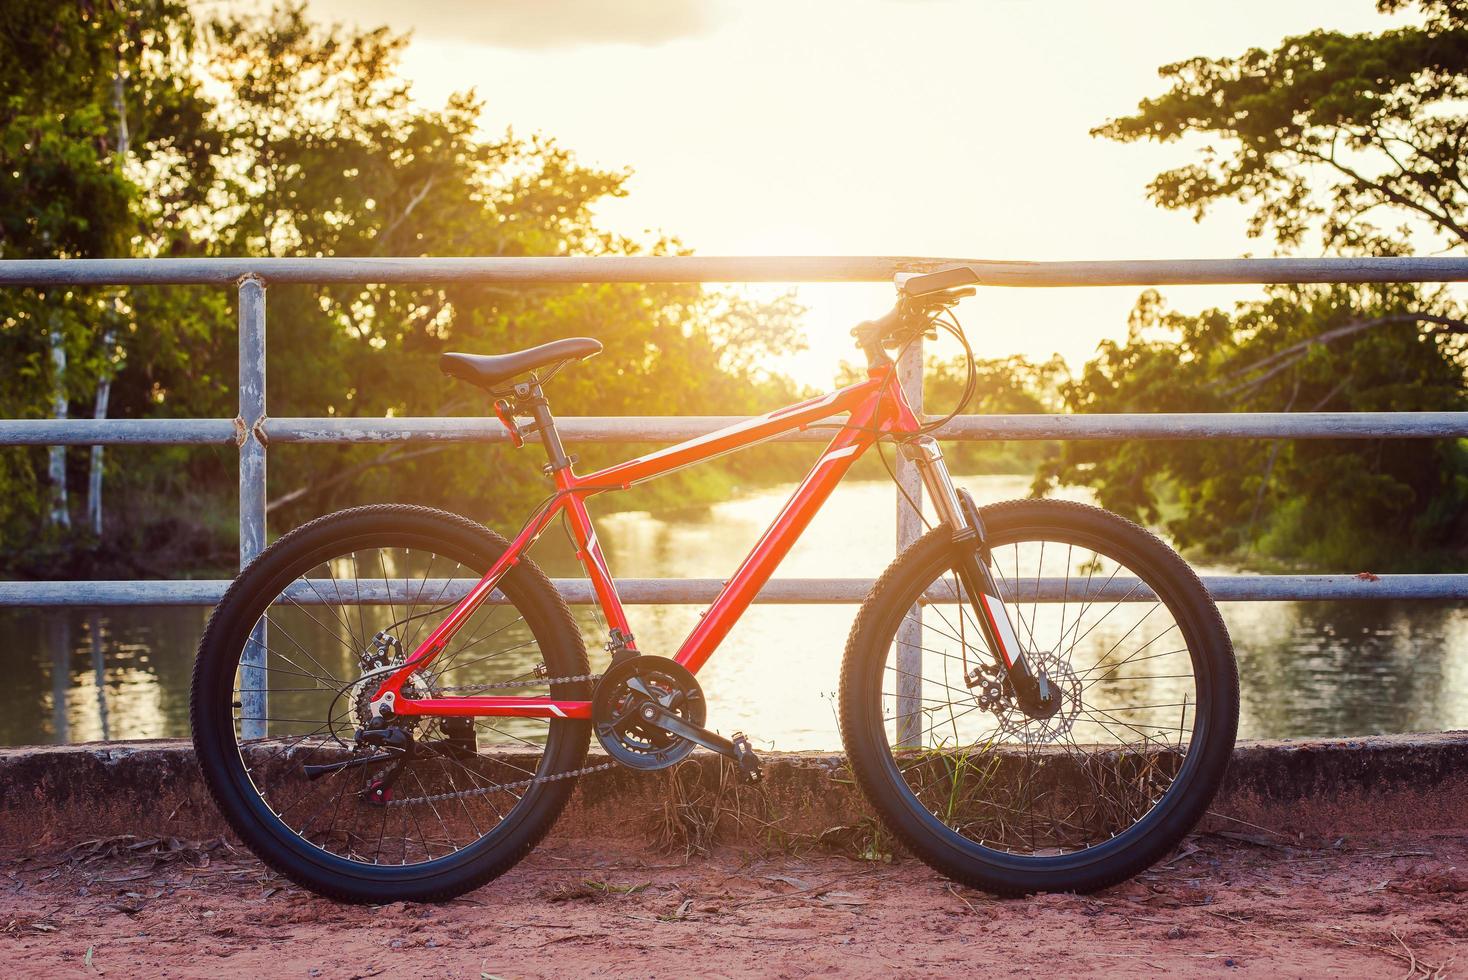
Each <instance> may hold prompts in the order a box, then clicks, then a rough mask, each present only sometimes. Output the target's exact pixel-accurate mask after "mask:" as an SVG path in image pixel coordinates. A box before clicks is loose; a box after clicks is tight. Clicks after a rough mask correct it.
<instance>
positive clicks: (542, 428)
mask: <svg viewBox="0 0 1468 980" xmlns="http://www.w3.org/2000/svg"><path fill="white" fill-rule="evenodd" d="M525 401H526V402H527V403H528V404H529V405H530V415H531V417H532V418H534V419H535V431H536V434H537V435H539V436H540V442H541V445H543V446H545V454H546V456H548V457H549V458H550V465H551V472H558V471H560V470H564V469H566V468H567V467H569V466H570V465H571V457H569V456H567V455H566V447H565V446H563V445H561V435H560V433H559V432H557V431H556V420H555V417H554V416H553V415H551V410H550V402H548V401H546V400H545V395H544V394H543V393H542V392H541V390H540V385H539V384H536V383H534V382H531V384H530V393H529V395H528V396H527V397H526V398H525Z"/></svg>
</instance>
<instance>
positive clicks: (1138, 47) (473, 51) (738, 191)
mask: <svg viewBox="0 0 1468 980" xmlns="http://www.w3.org/2000/svg"><path fill="white" fill-rule="evenodd" d="M311 9H312V10H313V11H314V13H315V14H316V16H318V17H320V18H322V19H326V20H339V21H343V22H346V23H353V24H357V25H360V26H376V25H378V24H386V25H388V26H389V27H391V28H393V29H395V30H398V31H407V30H411V31H412V32H413V41H412V44H411V45H410V46H409V48H408V50H407V52H406V55H405V58H404V62H403V70H404V73H405V74H406V75H407V77H408V78H409V79H410V80H411V81H412V84H413V94H414V97H415V98H416V99H417V100H419V101H420V102H422V103H424V104H427V105H434V106H441V105H442V104H443V103H444V101H445V100H446V99H447V98H448V96H449V95H450V94H451V93H453V92H456V91H462V90H465V89H471V88H472V89H474V90H475V91H476V92H477V93H478V94H479V96H480V97H481V98H483V99H484V101H485V112H484V117H483V123H482V125H483V129H484V132H485V134H486V135H487V136H494V135H499V134H501V133H503V132H504V130H505V129H506V128H507V127H508V128H512V129H513V130H514V131H515V132H516V133H517V134H519V135H529V134H531V133H532V132H542V133H545V134H547V135H550V136H553V137H555V138H556V139H557V140H558V141H560V142H561V143H562V144H563V145H564V146H567V147H569V148H571V149H572V150H574V151H575V152H576V153H577V155H578V156H579V157H580V158H581V159H582V160H583V161H584V162H586V163H590V164H594V165H597V166H601V167H606V168H613V169H620V168H623V167H630V168H631V169H632V171H633V177H632V179H631V181H630V183H629V185H628V187H629V191H630V193H629V195H628V196H627V197H626V198H625V199H621V200H616V201H611V202H608V203H607V204H606V205H604V206H603V207H601V208H600V210H599V212H598V214H599V218H600V219H601V222H602V224H603V225H604V226H606V227H608V228H611V229H613V230H616V231H619V232H624V233H629V234H634V235H644V234H646V235H647V236H648V237H651V235H652V234H654V233H657V232H667V233H670V234H673V235H676V236H677V237H678V238H680V239H681V240H682V241H683V242H684V243H685V244H687V245H688V246H690V247H692V248H694V249H695V250H696V251H697V252H698V253H700V254H704V255H744V254H750V255H756V254H765V255H932V256H958V257H968V258H982V259H1021V260H1045V259H1126V258H1229V257H1237V256H1241V255H1247V254H1254V255H1268V254H1271V252H1272V246H1271V244H1270V243H1268V242H1266V241H1259V240H1251V239H1249V238H1248V237H1247V236H1246V235H1245V233H1244V216H1245V212H1244V210H1243V209H1242V208H1239V207H1236V206H1225V207H1222V208H1218V209H1217V210H1215V211H1214V212H1211V213H1210V215H1209V216H1208V217H1207V218H1205V219H1204V220H1203V221H1202V222H1201V223H1195V222H1194V221H1193V219H1192V217H1191V216H1190V215H1187V214H1182V213H1176V212H1169V211H1163V210H1161V209H1159V208H1157V207H1155V206H1154V205H1152V204H1151V203H1150V202H1149V201H1148V200H1147V199H1146V195H1145V187H1146V184H1147V182H1148V180H1149V179H1150V178H1151V177H1152V176H1154V175H1155V174H1156V173H1158V172H1159V171H1162V170H1165V169H1168V168H1170V167H1173V166H1177V165H1179V164H1180V163H1183V162H1187V161H1189V160H1191V159H1193V158H1194V151H1195V149H1196V145H1182V144H1170V145H1156V144H1134V145H1122V144H1118V143H1113V142H1110V141H1106V140H1101V139H1098V138H1096V137H1092V136H1091V135H1089V130H1090V129H1091V128H1092V127H1094V126H1096V125H1098V124H1099V123H1101V122H1103V121H1105V120H1106V119H1108V118H1110V117H1113V116H1117V115H1123V114H1127V113H1128V112H1129V111H1131V110H1132V109H1133V108H1134V107H1135V106H1136V104H1137V102H1138V101H1139V100H1140V99H1142V98H1145V97H1147V96H1150V95H1156V94H1159V93H1160V92H1162V91H1163V88H1164V86H1163V83H1162V82H1161V80H1160V79H1159V78H1158V76H1157V68H1158V66H1160V65H1163V64H1167V63H1170V62H1175V61H1180V60H1183V59H1185V58H1188V57H1192V56H1196V55H1210V56H1220V55H1236V54H1239V53H1242V52H1243V51H1244V50H1246V49H1247V48H1249V47H1268V46H1272V45H1274V44H1275V43H1276V42H1277V41H1278V40H1279V39H1280V38H1282V37H1284V36H1287V35H1290V34H1298V33H1305V32H1308V31H1310V30H1313V29H1317V28H1331V29H1336V30H1344V31H1379V30H1383V29H1385V28H1387V27H1389V26H1391V25H1392V23H1393V18H1389V17H1385V16H1382V15H1380V14H1377V13H1376V12H1375V9H1374V5H1373V2H1372V0H1232V2H1230V3H1226V4H1214V3H1207V4H1205V3H1200V2H1183V0H1134V2H1122V0H1117V2H1108V3H1094V2H1080V0H1051V2H1025V0H984V2H977V0H974V2H965V0H849V2H835V0H786V2H777V0H623V2H619V3H607V2H600V0H560V2H554V0H549V2H544V3H532V2H517V0H418V2H414V3H405V2H402V0H313V2H312V4H311ZM784 288H786V287H750V289H751V291H752V292H754V293H756V294H758V293H760V292H761V291H762V290H773V291H779V290H782V289H784ZM798 288H799V296H800V299H801V301H802V302H803V303H804V304H805V305H806V306H807V307H808V308H809V313H808V315H807V317H806V329H807V338H808V341H809V345H810V350H809V351H807V352H805V353H804V354H802V355H800V356H799V357H797V358H795V359H794V360H792V361H791V362H790V364H788V365H787V369H788V370H789V371H790V372H791V373H793V374H794V375H795V376H796V377H797V379H799V380H800V381H802V382H805V383H808V384H812V385H825V384H827V383H828V382H829V381H830V380H831V378H832V376H833V375H834V373H835V370H836V367H837V363H838V361H839V360H840V359H843V358H845V359H848V360H854V359H855V357H856V355H855V352H854V351H853V350H852V349H851V346H850V345H851V341H850V337H849V336H848V330H849V329H850V327H851V326H852V325H853V324H854V323H856V322H857V321H859V320H862V319H866V318H869V317H872V316H876V315H878V314H880V313H882V312H884V311H885V310H886V309H887V308H888V307H889V306H890V305H891V300H892V289H891V287H890V286H886V285H865V284H862V285H829V284H820V285H805V286H801V287H798ZM1137 292H1138V290H1137V289H1136V288H1135V287H1126V288H1110V289H1066V290H1057V289H1051V290H1039V289H1008V290H1004V289H997V288H996V289H985V290H983V291H981V293H980V295H979V296H977V297H975V298H973V299H970V300H967V301H965V303H964V304H963V305H962V306H961V307H960V309H959V314H960V318H961V319H962V321H963V323H964V326H965V328H966V329H967V332H968V335H969V337H970V339H971V341H972V342H973V343H974V345H975V349H976V351H977V352H978V353H979V354H980V356H984V357H999V356H1003V355H1007V354H1012V353H1017V354H1024V355H1027V356H1029V357H1032V358H1041V359H1043V358H1046V357H1048V356H1050V355H1051V354H1052V353H1057V352H1058V353H1060V354H1062V355H1063V356H1064V357H1065V358H1066V359H1067V360H1068V361H1069V362H1070V363H1071V364H1072V365H1075V366H1078V365H1079V364H1081V363H1082V362H1084V360H1085V359H1086V358H1087V357H1088V356H1089V355H1090V354H1091V353H1092V352H1093V351H1094V350H1095V347H1096V345H1097V344H1098V343H1099V342H1100V341H1101V340H1103V339H1105V338H1108V337H1109V338H1120V337H1123V336H1125V332H1126V316H1127V312H1128V311H1129V310H1130V308H1131V306H1132V304H1133V302H1134V301H1135V299H1136V295H1137ZM1258 293H1259V291H1258V290H1257V289H1256V288H1251V287H1169V288H1168V289H1167V290H1165V295H1166V296H1167V298H1168V300H1169V301H1170V302H1171V304H1172V305H1173V306H1174V307H1176V308H1178V309H1180V310H1184V311H1187V312H1193V311H1196V310H1199V309H1203V308H1206V307H1209V306H1215V305H1224V306H1229V305H1231V304H1232V303H1233V302H1235V301H1236V300H1238V299H1241V298H1247V297H1249V296H1253V295H1258Z"/></svg>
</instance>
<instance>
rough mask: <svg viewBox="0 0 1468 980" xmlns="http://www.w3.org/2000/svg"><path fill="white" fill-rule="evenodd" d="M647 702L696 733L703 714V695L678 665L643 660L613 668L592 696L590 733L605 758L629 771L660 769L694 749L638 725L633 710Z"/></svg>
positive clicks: (638, 714) (705, 707)
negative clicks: (662, 709)
mask: <svg viewBox="0 0 1468 980" xmlns="http://www.w3.org/2000/svg"><path fill="white" fill-rule="evenodd" d="M638 687H641V688H642V690H639V689H638ZM649 700H655V701H656V702H657V703H658V704H659V705H661V706H662V707H663V708H665V709H667V710H668V711H670V712H672V713H673V714H675V715H677V716H678V717H679V718H681V719H682V720H684V721H686V722H688V723H689V724H690V725H696V726H697V727H699V728H702V727H703V723H704V720H705V717H706V714H707V710H708V705H707V703H706V702H705V701H704V697H703V689H702V688H701V687H699V686H698V681H697V679H695V678H694V676H693V675H692V674H691V673H689V671H688V669H687V668H686V667H684V666H683V665H682V664H679V663H676V662H674V661H672V660H669V659H668V658H667V657H648V656H644V657H633V658H631V659H628V660H623V661H622V662H620V663H618V664H616V665H614V666H613V667H612V668H611V669H609V670H608V671H607V672H606V673H605V674H603V675H602V678H601V680H600V681H599V682H598V683H597V685H596V691H595V693H594V694H593V695H592V698H591V721H592V727H593V729H594V730H595V731H596V738H597V741H598V742H600V743H601V747H602V748H603V749H605V750H606V752H607V755H609V756H611V757H612V758H613V759H615V760H617V761H618V762H620V763H621V764H622V765H624V766H628V767H629V768H632V769H642V770H651V769H666V768H668V767H669V766H672V765H676V764H677V763H679V762H681V761H682V760H683V759H685V758H687V756H688V754H689V753H690V752H692V751H693V750H694V749H695V748H697V746H696V745H695V744H694V743H693V742H690V741H688V739H686V738H683V737H682V736H679V735H674V734H672V733H670V732H665V731H663V730H662V729H660V728H656V727H654V726H652V725H649V724H647V723H646V722H645V721H643V719H642V714H641V711H640V710H639V709H640V708H641V707H642V706H643V705H645V704H647V703H648V701H649Z"/></svg>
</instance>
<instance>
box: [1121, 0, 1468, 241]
mask: <svg viewBox="0 0 1468 980" xmlns="http://www.w3.org/2000/svg"><path fill="white" fill-rule="evenodd" d="M1414 5H1415V6H1417V7H1419V8H1420V9H1421V10H1422V12H1423V14H1424V15H1425V21H1424V22H1423V23H1422V24H1420V25H1417V26H1412V27H1403V28H1399V29H1397V30H1391V31H1386V32H1383V33H1381V34H1342V33H1339V32H1335V31H1316V32H1314V33H1311V34H1305V35H1301V36H1299V37H1288V38H1285V39H1284V40H1283V41H1282V42H1280V44H1279V46H1278V47H1277V48H1275V49H1274V50H1272V51H1265V50H1263V49H1260V48H1253V49H1251V50H1249V51H1247V52H1245V53H1244V54H1243V55H1241V56H1239V57H1237V58H1202V57H1199V58H1190V59H1188V60H1186V61H1180V62H1177V63H1175V64H1171V65H1164V66H1163V67H1162V68H1160V69H1159V70H1158V73H1159V75H1161V77H1163V78H1164V79H1167V80H1169V82H1170V83H1171V88H1170V89H1169V90H1168V91H1167V92H1166V93H1165V94H1163V95H1161V96H1159V97H1157V98H1154V99H1145V100H1143V101H1142V103H1141V104H1140V105H1139V106H1138V109H1137V112H1136V114H1135V115H1131V116H1123V117H1120V118H1117V119H1112V120H1109V121H1108V122H1106V123H1104V124H1103V125H1101V126H1098V127H1097V128H1096V129H1094V130H1093V131H1092V132H1093V134H1094V135H1097V136H1104V137H1107V138H1109V139H1115V140H1121V141H1123V142H1136V141H1138V140H1155V141H1157V142H1169V141H1175V140H1179V139H1182V138H1183V137H1195V136H1209V137H1213V138H1214V139H1215V140H1222V141H1223V142H1221V143H1217V142H1211V143H1209V144H1207V145H1206V146H1204V147H1203V149H1202V150H1201V152H1200V156H1201V161H1200V162H1198V163H1193V164H1188V165H1186V166H1182V167H1178V168H1175V169H1173V170H1168V171H1165V172H1163V173H1161V174H1159V175H1158V176H1157V178H1156V179H1155V180H1153V181H1152V183H1151V184H1150V185H1148V193H1149V195H1150V196H1151V198H1152V200H1153V201H1154V202H1155V203H1157V204H1158V205H1159V206H1161V207H1165V208H1172V209H1178V210H1185V211H1191V212H1192V213H1193V215H1194V217H1195V218H1198V219H1201V218H1202V217H1203V215H1204V214H1205V213H1206V212H1207V210H1208V208H1209V207H1210V206H1211V205H1213V204H1215V203H1217V202H1219V201H1221V200H1237V201H1241V202H1243V203H1244V204H1247V205H1251V206H1252V207H1253V216H1252V218H1251V219H1250V223H1249V231H1250V233H1251V234H1253V235H1256V236H1257V235H1263V234H1265V233H1266V232H1270V233H1273V235H1274V236H1275V238H1276V240H1277V241H1278V242H1279V244H1280V245H1281V247H1285V248H1295V247H1298V246H1300V245H1301V244H1302V242H1303V241H1304V240H1305V238H1306V237H1307V235H1308V234H1309V233H1310V232H1312V231H1318V233H1319V235H1320V237H1321V239H1322V244H1323V246H1324V247H1325V249H1327V250H1334V251H1357V252H1359V251H1372V252H1382V253H1397V252H1402V251H1406V250H1408V235H1409V233H1410V232H1411V231H1412V230H1416V231H1418V232H1419V233H1422V234H1425V235H1428V236H1431V237H1433V238H1435V239H1436V240H1438V241H1444V240H1445V241H1446V242H1447V243H1448V244H1449V246H1450V247H1452V248H1462V247H1463V246H1464V245H1465V244H1468V180H1465V178H1468V170H1465V167H1468V163H1465V151H1468V112H1465V108H1464V106H1465V100H1468V7H1465V6H1464V4H1463V3H1462V0H1418V2H1417V3H1416V4H1413V3H1411V2H1410V0H1379V2H1378V4H1377V6H1378V8H1379V9H1380V10H1382V11H1384V12H1387V11H1396V10H1399V9H1403V8H1408V7H1412V6H1414ZM1373 214H1382V215H1390V216H1392V217H1391V219H1389V220H1394V221H1399V222H1403V223H1404V224H1403V225H1402V226H1399V227H1397V228H1395V229H1393V230H1394V231H1395V232H1396V234H1395V235H1393V234H1392V233H1391V232H1390V231H1387V230H1383V229H1382V228H1381V227H1380V226H1379V225H1378V224H1377V223H1374V222H1372V221H1371V220H1370V218H1369V216H1371V215H1373Z"/></svg>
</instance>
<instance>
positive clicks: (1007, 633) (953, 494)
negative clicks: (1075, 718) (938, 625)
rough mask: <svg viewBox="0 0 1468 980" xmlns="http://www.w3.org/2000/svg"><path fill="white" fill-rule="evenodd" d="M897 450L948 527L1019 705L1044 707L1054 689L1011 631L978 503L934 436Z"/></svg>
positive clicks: (982, 624)
mask: <svg viewBox="0 0 1468 980" xmlns="http://www.w3.org/2000/svg"><path fill="white" fill-rule="evenodd" d="M902 454H903V456H905V457H906V458H907V460H908V461H909V462H911V463H912V464H913V465H914V466H916V467H917V470H918V473H920V474H921V475H922V478H923V486H924V487H925V488H926V489H927V491H928V496H929V498H931V499H932V501H933V509H934V510H935V511H936V512H937V514H938V519H939V520H940V521H942V522H943V523H945V524H947V525H948V526H949V527H951V528H953V559H954V562H953V567H954V571H956V572H957V573H958V580H959V583H960V584H961V585H962V586H963V591H964V593H965V595H966V596H967V598H968V602H969V605H970V606H971V607H972V608H973V610H974V617H975V619H977V620H978V623H979V630H980V632H981V633H982V634H983V637H984V640H985V642H987V643H988V645H989V649H990V650H992V651H993V652H994V655H995V661H996V666H998V667H1000V668H1002V669H1003V670H1004V672H1005V674H1006V675H1007V676H1008V678H1009V683H1010V685H1011V686H1012V687H1013V689H1014V693H1015V698H1016V700H1017V701H1018V703H1019V705H1020V706H1021V708H1023V709H1024V710H1025V711H1026V712H1028V713H1031V714H1043V713H1045V712H1046V711H1047V710H1048V709H1049V708H1050V707H1051V706H1052V705H1054V704H1056V701H1057V694H1058V692H1057V691H1056V690H1055V688H1054V685H1053V684H1052V683H1051V682H1050V679H1049V678H1048V677H1046V676H1045V674H1044V673H1043V672H1037V671H1036V670H1034V669H1033V667H1032V665H1031V664H1030V662H1029V660H1028V658H1027V657H1026V656H1025V650H1024V648H1023V647H1021V646H1020V642H1019V638H1018V637H1017V636H1016V635H1015V632H1014V625H1013V623H1011V622H1010V619H1009V614H1008V613H1007V612H1006V611H1005V609H1004V602H1003V601H1002V600H1001V599H1000V598H999V588H998V586H996V585H995V583H994V576H993V575H992V574H991V573H990V571H989V563H990V556H989V546H988V542H987V540H986V535H985V530H984V522H983V519H982V518H981V517H980V516H979V509H978V507H977V506H975V504H974V501H973V498H972V497H970V496H969V495H968V493H966V492H965V491H962V490H958V489H956V488H955V487H954V486H953V478H952V477H951V476H950V475H949V473H948V464H947V463H945V462H944V461H943V451H942V450H941V449H940V448H938V440H936V439H934V438H933V437H932V436H919V437H918V438H916V439H913V440H911V441H909V442H905V443H903V444H902Z"/></svg>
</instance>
